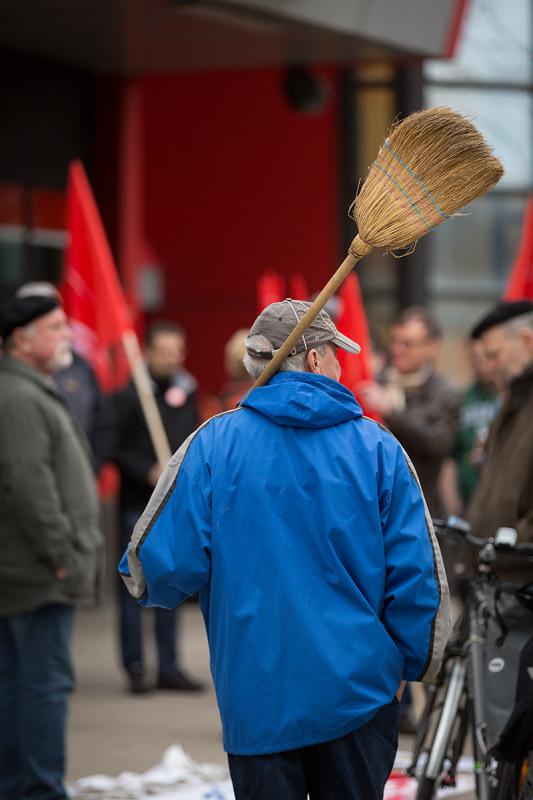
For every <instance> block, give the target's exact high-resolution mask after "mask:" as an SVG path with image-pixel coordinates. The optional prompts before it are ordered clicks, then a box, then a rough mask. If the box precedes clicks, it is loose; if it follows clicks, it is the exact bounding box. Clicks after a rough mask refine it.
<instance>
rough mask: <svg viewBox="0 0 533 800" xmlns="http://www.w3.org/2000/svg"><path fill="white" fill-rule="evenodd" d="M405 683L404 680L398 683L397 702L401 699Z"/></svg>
mask: <svg viewBox="0 0 533 800" xmlns="http://www.w3.org/2000/svg"><path fill="white" fill-rule="evenodd" d="M405 684H406V681H401V682H400V685H399V687H398V691H397V692H396V699H397V700H398V702H400V701H401V699H402V695H403V693H404V689H405Z"/></svg>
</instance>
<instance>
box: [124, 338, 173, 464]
mask: <svg viewBox="0 0 533 800" xmlns="http://www.w3.org/2000/svg"><path fill="white" fill-rule="evenodd" d="M122 341H123V343H124V349H125V351H126V356H127V358H128V362H129V365H130V367H131V373H132V377H133V383H134V384H135V388H136V390H137V394H138V396H139V402H140V404H141V408H142V412H143V414H144V418H145V420H146V425H147V427H148V433H149V434H150V439H151V440H152V445H153V447H154V450H155V454H156V458H157V460H158V462H159V464H161V465H163V466H165V465H166V464H167V463H168V461H169V460H170V457H171V455H172V453H171V452H170V446H169V443H168V438H167V435H166V433H165V429H164V427H163V422H162V421H161V414H160V413H159V409H158V407H157V403H156V401H155V397H154V392H153V390H152V385H151V383H150V378H149V376H148V371H147V369H146V367H145V365H144V361H143V357H142V353H141V348H140V347H139V342H138V340H137V336H136V335H135V332H134V331H125V333H123V334H122Z"/></svg>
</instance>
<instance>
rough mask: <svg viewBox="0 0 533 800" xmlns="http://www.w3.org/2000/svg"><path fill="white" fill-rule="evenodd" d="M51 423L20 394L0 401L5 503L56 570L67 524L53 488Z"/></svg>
mask: <svg viewBox="0 0 533 800" xmlns="http://www.w3.org/2000/svg"><path fill="white" fill-rule="evenodd" d="M58 402H59V401H58ZM50 425H51V422H50V420H49V419H48V418H47V417H46V416H45V415H44V414H43V413H42V411H41V409H40V408H39V405H38V403H37V402H35V401H30V400H27V399H26V398H25V397H19V398H17V400H16V402H14V401H13V402H4V403H3V404H2V409H1V421H0V476H1V477H0V484H1V491H2V494H3V498H4V502H5V503H6V507H7V508H8V509H9V513H10V514H11V515H12V516H13V518H14V519H16V521H17V525H18V527H19V528H20V530H21V531H22V532H23V534H24V536H25V537H26V539H27V540H28V542H29V543H30V546H31V548H32V550H33V552H34V553H35V555H36V556H37V558H39V559H40V560H42V561H45V562H46V563H47V564H48V565H49V566H50V567H51V568H52V569H54V570H55V569H58V568H59V567H62V566H65V565H66V564H67V562H68V555H69V542H70V538H71V524H70V521H69V519H68V517H67V515H66V514H65V513H64V511H63V506H62V502H61V497H60V495H59V491H58V487H57V481H56V476H55V472H54V466H53V460H52V459H53V452H54V432H53V430H52V429H51V427H50Z"/></svg>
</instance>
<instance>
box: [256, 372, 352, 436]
mask: <svg viewBox="0 0 533 800" xmlns="http://www.w3.org/2000/svg"><path fill="white" fill-rule="evenodd" d="M242 406H243V408H251V409H253V410H254V411H257V413H258V414H262V415H263V416H264V417H267V418H268V419H270V420H272V422H275V423H276V424H277V425H286V426H290V427H296V428H330V427H331V426H332V425H339V423H341V422H347V421H348V420H350V419H356V418H357V417H362V415H363V412H362V411H361V406H360V405H359V403H358V402H357V400H356V399H355V397H354V396H353V394H352V392H351V391H350V390H349V389H347V388H346V387H345V386H343V385H342V384H340V383H338V382H337V381H334V380H331V378H326V377H325V376H324V375H315V373H312V372H278V373H277V374H276V375H274V377H273V378H271V379H270V381H269V383H268V384H267V385H266V386H259V387H258V388H257V389H254V390H253V392H251V393H250V394H249V395H248V397H247V398H246V399H245V400H244V401H243V402H242Z"/></svg>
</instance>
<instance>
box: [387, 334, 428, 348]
mask: <svg viewBox="0 0 533 800" xmlns="http://www.w3.org/2000/svg"><path fill="white" fill-rule="evenodd" d="M428 341H429V339H428V337H427V336H424V338H423V339H399V338H398V337H396V336H393V337H392V339H391V347H403V348H404V349H405V350H415V349H416V348H417V347H423V346H424V345H426V344H427V343H428Z"/></svg>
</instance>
